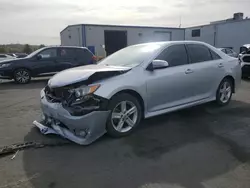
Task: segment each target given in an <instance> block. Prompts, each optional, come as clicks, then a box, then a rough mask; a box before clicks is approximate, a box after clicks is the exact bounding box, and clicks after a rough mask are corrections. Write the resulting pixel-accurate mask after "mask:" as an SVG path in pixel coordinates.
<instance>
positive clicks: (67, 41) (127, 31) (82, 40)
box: [60, 24, 185, 56]
mask: <svg viewBox="0 0 250 188" xmlns="http://www.w3.org/2000/svg"><path fill="white" fill-rule="evenodd" d="M184 31H185V29H181V28H166V27H140V26H113V25H92V24H81V25H70V26H68V27H66V28H65V29H64V30H63V31H61V33H60V35H61V45H66V46H86V47H88V48H89V49H90V50H91V51H92V52H94V53H95V54H96V55H98V56H104V55H105V51H104V46H105V49H106V52H107V54H110V53H113V52H115V51H117V50H119V49H121V48H124V47H126V46H129V45H133V44H138V43H145V42H153V41H170V40H184V34H185V32H184Z"/></svg>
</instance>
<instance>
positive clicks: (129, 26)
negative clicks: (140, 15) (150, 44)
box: [60, 24, 185, 33]
mask: <svg viewBox="0 0 250 188" xmlns="http://www.w3.org/2000/svg"><path fill="white" fill-rule="evenodd" d="M72 26H101V27H127V28H152V29H176V30H184V29H185V28H177V27H159V26H136V25H105V24H73V25H68V26H67V27H66V28H64V29H63V30H62V31H61V32H60V33H62V32H63V31H65V30H66V29H68V28H69V27H72Z"/></svg>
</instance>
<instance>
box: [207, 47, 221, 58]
mask: <svg viewBox="0 0 250 188" xmlns="http://www.w3.org/2000/svg"><path fill="white" fill-rule="evenodd" d="M209 50H210V49H209ZM210 53H211V55H212V59H213V60H216V59H221V57H220V56H219V55H218V54H217V53H216V52H214V51H213V50H210Z"/></svg>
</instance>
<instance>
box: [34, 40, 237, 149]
mask: <svg viewBox="0 0 250 188" xmlns="http://www.w3.org/2000/svg"><path fill="white" fill-rule="evenodd" d="M240 80H241V66H240V64H239V61H238V59H236V58H232V57H230V56H228V55H226V54H224V53H223V52H221V51H219V50H217V49H216V48H214V47H212V46H210V45H209V44H206V43H202V42H192V41H170V42H155V43H147V44H139V45H134V46H129V47H126V48H124V49H122V50H120V51H118V52H116V53H114V54H112V55H110V56H108V57H106V58H105V59H103V60H102V61H101V62H100V63H99V64H97V65H89V66H82V67H77V68H73V69H68V70H65V71H62V72H60V73H58V74H56V75H55V76H53V77H52V78H51V79H50V80H49V81H48V85H47V86H46V87H45V88H44V89H42V91H41V107H42V111H43V114H44V116H43V120H42V121H41V122H39V121H34V125H36V126H37V127H38V128H39V129H40V131H41V132H42V133H43V134H49V133H53V134H59V135H61V136H63V137H65V138H68V139H70V140H72V141H74V142H76V143H78V144H82V145H86V144H90V143H91V142H93V141H94V140H96V139H97V138H99V137H100V136H102V135H103V134H104V133H106V132H107V133H108V134H109V135H111V136H114V137H122V136H126V135H128V134H130V133H131V132H132V131H133V130H134V129H135V128H136V127H137V126H138V125H139V123H140V121H141V119H142V118H150V117H153V116H156V115H160V114H164V113H167V112H172V111H175V110H179V109H183V108H187V107H191V106H195V105H199V104H203V103H207V102H210V101H216V102H217V104H218V105H221V106H224V105H227V104H228V103H229V102H230V100H231V96H232V93H234V92H235V91H236V88H237V87H238V85H239V83H240Z"/></svg>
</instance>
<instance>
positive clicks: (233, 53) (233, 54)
mask: <svg viewBox="0 0 250 188" xmlns="http://www.w3.org/2000/svg"><path fill="white" fill-rule="evenodd" d="M218 49H219V50H220V51H222V52H223V53H225V54H227V55H229V56H231V57H235V58H237V57H238V54H237V53H236V52H235V51H233V50H232V49H230V48H218Z"/></svg>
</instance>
